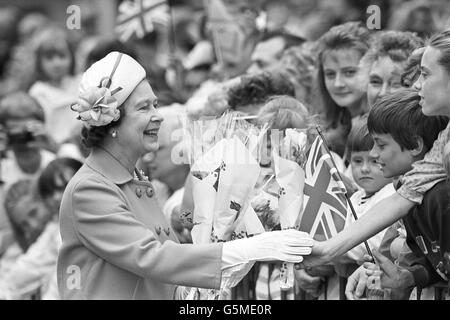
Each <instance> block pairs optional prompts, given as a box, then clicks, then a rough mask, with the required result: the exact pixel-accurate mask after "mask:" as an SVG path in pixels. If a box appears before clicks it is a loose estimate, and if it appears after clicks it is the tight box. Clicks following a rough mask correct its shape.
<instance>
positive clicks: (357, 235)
mask: <svg viewBox="0 0 450 320" xmlns="http://www.w3.org/2000/svg"><path fill="white" fill-rule="evenodd" d="M414 205H415V204H414V202H411V201H409V200H407V199H405V198H403V197H402V196H400V195H399V194H398V193H394V194H393V195H392V196H390V197H388V198H386V199H383V200H381V201H380V202H378V203H377V204H375V205H374V206H373V207H372V208H371V209H370V210H369V211H367V213H365V214H364V215H363V216H362V217H361V218H360V219H358V220H357V221H355V222H354V223H352V224H351V225H349V226H348V227H347V228H345V229H344V230H342V231H341V232H340V233H338V234H337V235H336V236H335V237H333V238H331V239H329V240H327V241H323V242H315V243H314V246H313V250H312V254H311V255H310V256H305V257H304V261H303V263H302V265H303V266H309V267H313V266H317V265H321V264H324V263H328V262H330V261H331V260H333V259H334V258H336V257H338V256H340V255H342V254H344V253H346V252H347V251H348V250H350V249H352V248H353V247H355V246H356V245H358V244H360V243H361V242H363V241H364V240H366V239H369V238H370V237H372V236H373V235H375V234H376V233H378V232H380V231H381V230H383V229H384V228H386V227H388V226H389V225H391V224H392V223H394V222H395V221H397V220H398V219H400V218H402V217H403V216H405V215H406V214H407V213H408V211H409V210H410V209H411V208H412V207H413V206H414Z"/></svg>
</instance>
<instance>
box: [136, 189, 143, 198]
mask: <svg viewBox="0 0 450 320" xmlns="http://www.w3.org/2000/svg"><path fill="white" fill-rule="evenodd" d="M136 195H137V197H138V198H140V197H142V190H141V189H140V188H136Z"/></svg>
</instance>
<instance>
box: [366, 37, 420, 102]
mask: <svg viewBox="0 0 450 320" xmlns="http://www.w3.org/2000/svg"><path fill="white" fill-rule="evenodd" d="M422 45H423V40H422V39H421V38H419V37H418V36H416V35H414V34H413V33H410V32H400V31H382V32H380V33H379V34H377V37H376V41H375V42H374V43H373V45H372V46H371V47H370V49H369V51H368V52H367V53H366V55H365V56H364V58H363V60H362V62H363V64H365V65H366V67H367V68H368V69H369V84H368V86H367V102H368V105H369V108H371V107H372V106H373V105H374V103H375V102H376V101H377V100H378V99H379V98H381V97H382V96H384V95H385V94H386V93H390V92H394V91H396V90H398V89H401V88H402V83H401V75H402V73H403V71H404V70H405V67H406V63H407V60H408V57H409V56H410V55H411V53H412V52H413V51H414V50H415V49H416V48H418V47H420V46H422Z"/></svg>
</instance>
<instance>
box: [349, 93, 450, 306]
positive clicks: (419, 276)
mask: <svg viewBox="0 0 450 320" xmlns="http://www.w3.org/2000/svg"><path fill="white" fill-rule="evenodd" d="M419 102H420V97H419V95H418V94H417V92H416V91H414V90H411V89H403V90H400V91H398V92H395V93H392V94H390V95H388V96H385V97H383V98H382V99H381V100H380V101H378V102H377V103H376V104H375V106H374V107H373V108H372V110H371V111H370V113H369V117H368V128H369V132H370V133H371V135H372V137H373V140H374V147H373V149H372V151H371V155H372V156H373V157H375V158H376V159H377V162H378V164H379V166H380V169H381V170H382V172H383V175H384V176H385V177H386V178H394V179H398V178H400V177H401V176H402V175H403V174H405V173H406V172H408V171H409V170H411V168H412V164H413V163H414V162H416V161H418V160H421V159H423V157H424V155H425V154H426V153H427V152H428V150H430V149H431V147H432V145H433V142H434V140H435V139H436V138H437V136H438V134H439V132H440V131H442V130H443V129H444V128H445V127H446V125H447V123H448V119H447V118H445V117H427V116H425V115H424V114H423V113H422V111H421V106H420V104H419ZM396 187H397V188H399V187H400V186H399V183H398V181H397V183H396ZM442 187H443V183H442V182H441V183H438V184H436V186H435V187H433V188H432V189H431V190H430V191H429V192H427V193H426V195H425V197H424V201H423V202H422V204H421V205H418V206H416V207H414V208H413V209H411V210H410V212H409V213H408V216H407V217H406V218H405V219H404V221H405V227H406V232H407V234H408V240H407V244H408V246H409V247H410V248H411V250H412V251H413V253H414V254H412V253H411V252H408V248H407V247H406V246H405V238H404V236H402V235H401V231H400V232H398V231H397V227H398V225H396V226H395V227H391V228H390V229H388V231H387V232H386V235H385V238H384V239H383V243H382V245H381V247H380V251H381V252H382V253H383V254H384V255H385V256H387V258H386V257H384V256H383V255H381V254H380V253H378V252H376V251H375V252H374V255H375V258H376V259H377V260H378V262H379V263H381V265H382V268H383V266H386V268H387V269H389V270H386V271H388V272H387V273H385V274H386V275H388V277H384V280H386V279H387V278H389V276H391V275H393V274H392V272H394V270H395V272H396V278H395V280H394V279H390V280H392V282H391V284H390V288H392V289H400V290H405V289H406V288H412V287H413V286H414V285H421V286H424V285H426V284H430V283H432V282H436V281H437V280H438V279H439V277H438V276H437V274H436V272H435V271H434V270H433V268H431V266H430V264H429V262H430V261H429V260H428V261H427V260H425V259H423V258H424V255H423V254H421V253H420V250H417V244H416V243H415V239H413V238H412V236H413V234H414V233H412V228H411V223H412V221H416V222H417V221H418V220H417V218H414V217H417V215H418V213H419V215H421V216H422V217H424V216H429V215H431V214H433V215H434V214H441V213H443V212H442V211H443V210H444V211H445V209H446V208H447V206H446V205H445V204H446V203H448V197H447V196H445V195H444V194H443V193H442ZM444 187H445V186H444ZM438 211H439V212H441V213H438ZM420 246H422V243H420ZM389 259H391V260H397V265H394V264H393V263H392V262H390V260H389ZM366 267H368V268H372V269H371V270H373V265H372V266H368V265H366ZM358 270H359V271H357V272H355V273H354V274H352V276H351V277H350V278H349V281H348V284H347V288H346V295H347V298H349V299H357V298H360V297H361V296H362V293H363V290H362V289H363V288H364V285H361V284H360V285H358V287H359V288H358V290H357V287H356V285H357V283H358V281H360V282H361V283H363V282H364V277H365V276H364V275H362V273H364V271H363V270H362V268H360V269H358ZM359 272H361V274H359ZM368 274H372V272H368ZM384 284H385V285H386V284H387V283H384Z"/></svg>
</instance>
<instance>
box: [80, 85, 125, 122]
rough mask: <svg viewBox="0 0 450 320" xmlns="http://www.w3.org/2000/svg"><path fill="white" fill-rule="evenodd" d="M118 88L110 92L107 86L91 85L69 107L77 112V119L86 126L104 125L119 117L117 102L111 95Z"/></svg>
mask: <svg viewBox="0 0 450 320" xmlns="http://www.w3.org/2000/svg"><path fill="white" fill-rule="evenodd" d="M118 89H119V88H118ZM120 89H121V88H120ZM120 89H119V90H120ZM119 90H117V89H116V90H114V92H111V90H110V89H109V88H107V87H100V88H99V87H91V88H89V89H88V90H87V91H86V92H85V93H83V94H81V95H80V96H79V98H78V101H77V103H75V104H73V105H72V106H71V109H72V110H73V111H76V112H78V119H79V120H81V121H83V122H85V123H86V124H87V125H88V126H94V127H99V126H105V125H107V124H109V123H111V122H112V121H117V120H119V118H120V111H119V109H118V107H119V103H118V102H117V99H116V98H114V96H113V95H114V93H115V92H117V91H119Z"/></svg>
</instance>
